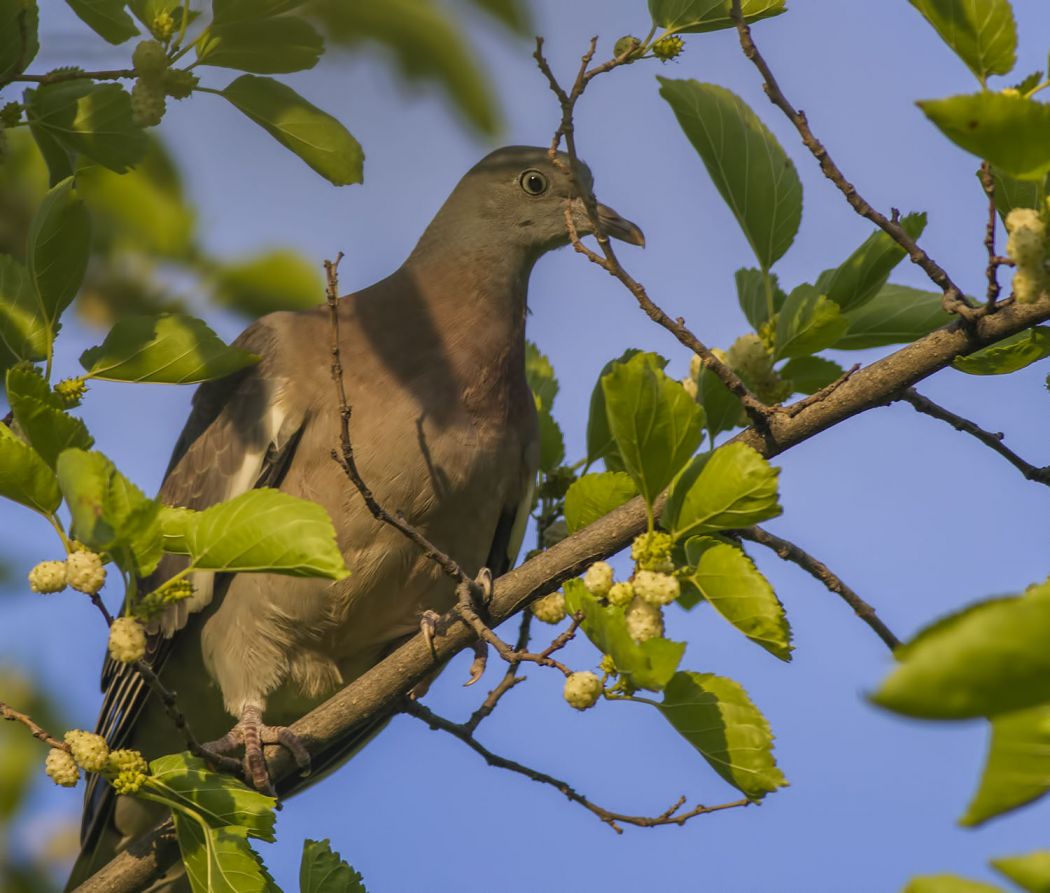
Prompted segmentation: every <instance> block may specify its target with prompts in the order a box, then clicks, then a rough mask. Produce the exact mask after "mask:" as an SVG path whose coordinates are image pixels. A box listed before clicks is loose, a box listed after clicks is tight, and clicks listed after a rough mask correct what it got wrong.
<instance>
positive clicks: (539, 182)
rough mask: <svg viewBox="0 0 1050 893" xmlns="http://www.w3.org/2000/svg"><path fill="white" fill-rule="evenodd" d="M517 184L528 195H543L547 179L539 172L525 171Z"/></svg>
mask: <svg viewBox="0 0 1050 893" xmlns="http://www.w3.org/2000/svg"><path fill="white" fill-rule="evenodd" d="M518 182H519V183H520V184H521V188H522V189H524V190H525V191H526V192H527V193H528V194H529V195H543V193H545V192H546V191H547V178H546V177H545V176H543V174H541V173H540V172H539V171H525V173H523V174H522V175H521V177H520V178H519V179H518Z"/></svg>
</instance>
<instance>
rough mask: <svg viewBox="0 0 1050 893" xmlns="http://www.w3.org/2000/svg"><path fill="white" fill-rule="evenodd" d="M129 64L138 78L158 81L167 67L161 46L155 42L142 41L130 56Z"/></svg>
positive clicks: (166, 59) (166, 60)
mask: <svg viewBox="0 0 1050 893" xmlns="http://www.w3.org/2000/svg"><path fill="white" fill-rule="evenodd" d="M131 64H132V67H133V68H134V69H135V73H136V74H138V76H139V77H143V78H147V79H153V80H157V79H159V78H160V77H161V75H163V74H164V71H165V70H166V69H167V67H168V57H167V56H166V55H165V53H164V46H163V44H161V43H160V41H157V40H143V41H142V42H140V43H139V45H138V46H137V47H135V52H134V53H132V54H131Z"/></svg>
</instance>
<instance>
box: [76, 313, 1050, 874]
mask: <svg viewBox="0 0 1050 893" xmlns="http://www.w3.org/2000/svg"><path fill="white" fill-rule="evenodd" d="M1048 319H1050V298H1044V299H1042V300H1041V301H1039V302H1037V303H1034V304H1012V305H1010V306H1006V307H1002V308H1001V309H999V310H997V311H996V312H995V313H994V314H991V315H988V316H984V317H982V318H980V319H977V320H974V321H973V322H972V323H971V324H969V325H964V324H963V323H962V321H957V322H955V323H952V324H951V325H949V326H946V327H945V328H943V329H938V330H937V331H936V332H933V333H931V334H929V335H927V336H926V337H924V338H921V339H920V340H918V341H916V342H914V343H913V344H909V345H907V346H906V347H903V348H901V349H900V350H898V351H896V352H895V353H893V354H890V355H889V356H888V357H884V358H883V359H881V360H878V361H876V362H875V363H872V364H871V365H870V366H868V367H866V368H864V369H861V370H859V371H858V372H856V373H855V374H854V375H852V376H851V377H850V378H849V379H847V380H846V381H844V382H843V383H842V384H841V385H840V386H839V387H838V388H836V389H835V390H834V391H833V392H832V393H830V394H828V395H827V397H826V398H825V399H824V400H823V401H821V402H820V403H815V404H810V405H809V406H807V407H806V408H805V409H803V410H802V411H801V412H799V413H798V414H797V415H794V416H793V415H791V413H790V411H788V412H783V413H777V414H775V415H773V416H771V417H770V419H769V423H770V430H769V432H768V433H764V434H759V433H758V432H756V431H755V430H754V429H753V428H749V429H747V430H745V431H743V432H741V433H740V434H738V435H737V436H736V437H735V438H733V440H734V441H737V442H740V443H745V444H747V445H749V446H751V447H753V448H754V449H755V450H757V451H758V452H759V453H760V454H762V455H763V456H765V457H766V458H773V457H774V456H777V455H779V454H780V453H783V452H785V451H786V450H789V449H791V448H792V447H794V446H797V445H798V444H800V443H804V442H805V441H807V440H809V439H810V438H811V437H814V436H816V435H817V434H819V433H820V432H822V431H824V430H826V429H828V428H830V427H832V426H834V425H837V424H839V423H841V422H843V421H845V420H846V419H849V418H851V417H853V416H855V415H857V414H859V413H861V412H865V411H867V410H869V409H874V408H876V407H880V406H884V405H886V404H887V403H890V402H893V401H894V400H896V399H898V398H899V397H900V396H901V394H902V393H903V392H904V391H905V390H906V389H908V388H910V387H911V386H912V385H914V384H915V383H916V382H919V381H921V380H922V379H924V378H928V377H929V376H930V375H933V374H934V373H935V372H937V371H939V370H941V369H943V368H944V367H946V366H948V365H949V364H950V363H951V362H952V360H954V359H955V357H957V356H960V355H966V354H969V353H973V352H974V351H976V350H979V349H981V348H982V347H987V346H988V345H990V344H994V343H995V342H996V341H1001V340H1002V339H1004V338H1008V337H1009V336H1011V335H1014V334H1016V333H1018V332H1020V331H1023V330H1024V329H1027V328H1029V327H1031V326H1034V325H1037V324H1039V323H1041V322H1045V321H1046V320H1048ZM789 409H790V408H789ZM659 508H660V505H659V504H658V506H657V509H658V510H659ZM645 529H646V510H645V503H644V502H643V500H642V499H641V498H636V499H634V500H632V501H631V502H628V503H626V504H625V505H623V506H621V507H620V508H618V509H616V510H615V511H613V512H611V513H610V514H608V515H606V516H605V517H604V518H601V519H600V520H598V521H595V522H594V523H593V524H591V525H589V526H588V527H585V528H584V529H583V530H580V531H578V532H576V533H575V534H573V535H572V536H570V537H568V538H566V539H564V540H562V542H560V543H558V544H557V545H555V546H553V547H551V548H550V549H548V550H547V551H546V552H544V553H542V554H540V555H537V556H536V557H535V558H532V559H530V560H529V561H526V562H525V563H524V564H522V565H521V566H520V567H518V568H516V569H514V570H512V571H510V572H509V573H507V574H505V575H503V576H502V577H500V578H499V579H498V580H497V581H496V583H495V588H494V591H493V595H492V600H491V602H490V603H489V605H488V609H489V616H490V618H491V622H492V624H493V625H498V624H499V623H502V622H503V621H504V620H506V619H507V618H509V617H511V616H513V615H514V614H516V613H517V612H518V611H520V610H521V609H522V608H524V607H525V606H526V605H527V604H529V603H530V602H531V601H533V600H534V599H536V598H539V597H540V596H542V595H546V594H547V593H549V592H553V591H554V590H555V589H557V588H558V586H560V585H561V584H562V583H563V582H564V581H565V580H567V579H569V578H571V577H575V576H578V575H579V574H580V573H582V572H583V571H584V570H585V569H586V567H587V566H588V565H590V564H591V563H592V562H594V561H598V560H600V559H603V558H607V557H609V556H610V555H613V554H615V553H616V552H618V551H620V550H621V549H623V548H624V547H626V546H627V545H628V544H629V543H630V542H631V541H632V540H633V539H634V537H635V536H637V535H638V534H639V533H642V532H643V531H644V530H645ZM474 639H475V635H474V631H473V630H472V629H471V628H470V627H469V626H468V625H467V624H466V623H464V622H463V621H461V620H454V621H452V622H451V623H450V624H449V626H448V628H447V630H445V631H444V632H443V633H442V634H441V635H438V636H436V637H435V638H434V640H433V650H432V649H431V648H430V647H428V645H427V643H426V641H425V640H424V637H423V636H422V634H420V635H417V636H414V637H413V638H412V639H410V640H409V641H408V642H406V643H405V644H404V645H402V646H401V647H400V648H398V649H397V650H396V651H394V652H393V653H392V654H390V655H389V656H388V657H386V658H385V659H384V660H382V661H381V662H380V663H378V664H377V665H376V666H374V667H372V669H370V670H369V671H368V672H367V673H365V674H364V675H362V676H360V677H359V678H358V679H356V680H354V681H353V682H351V683H350V684H349V685H347V686H346V687H345V688H343V689H341V690H340V691H339V692H337V693H336V694H335V695H333V696H332V697H331V698H329V700H327V701H326V702H325V703H324V704H322V705H320V706H319V707H317V708H316V709H314V710H312V711H311V712H310V713H308V714H307V715H306V716H304V717H303V718H302V719H300V720H299V721H297V722H296V723H295V724H294V725H293V726H292V731H293V732H294V733H295V734H296V735H297V736H298V737H299V738H300V739H301V740H302V741H303V742H304V744H305V745H306V746H307V748H308V749H309V750H310V751H311V752H312V753H316V752H318V751H320V750H322V749H323V748H324V747H325V746H326V745H328V744H330V743H332V742H334V741H336V740H337V739H339V738H341V737H343V736H345V735H346V734H347V733H348V732H349V731H350V730H352V729H353V728H355V727H356V726H358V725H360V724H362V723H365V722H368V721H369V720H371V719H375V718H376V717H379V716H382V715H385V714H388V713H390V712H392V711H394V710H396V709H397V707H398V706H399V704H400V703H401V701H402V699H403V698H404V697H405V696H406V695H407V694H408V692H410V691H411V690H412V688H413V687H414V686H415V685H416V684H417V683H418V682H420V681H421V680H422V679H423V678H424V677H425V676H427V675H428V674H430V673H432V672H434V671H435V670H436V669H438V668H439V667H440V666H441V665H442V664H443V663H444V662H446V661H447V660H449V659H450V658H451V657H452V656H453V655H454V654H456V653H457V652H459V651H460V650H462V649H463V648H466V647H468V646H469V645H470V644H471V643H472V642H473V641H474ZM267 757H268V763H269V769H270V775H271V778H275V779H279V778H282V777H284V776H287V775H288V774H290V773H292V772H296V771H297V769H296V767H295V764H294V761H293V760H292V759H291V758H290V757H289V755H288V754H286V753H284V752H283V751H282V750H281V749H279V748H268V749H267ZM161 840H162V836H161V834H160V832H159V831H156V830H155V831H153V832H150V833H149V834H147V835H143V837H142V838H139V840H137V841H136V844H135V850H136V855H135V856H131V855H129V854H128V853H122V854H121V855H120V856H117V857H116V858H115V859H114V860H113V861H112V862H110V863H109V864H108V865H107V866H105V867H104V868H102V869H101V870H100V871H99V872H98V873H97V874H96V875H95V876H94V877H92V878H91V879H90V880H89V881H87V882H86V883H85V884H83V885H81V887H79V888H78V889H79V890H80V891H82V893H100V891H105V893H133V891H134V890H135V889H136V883H137V881H136V879H137V878H140V877H141V876H142V872H143V871H145V868H146V867H149V868H150V870H151V871H156V870H159V869H160V868H162V867H164V866H166V865H167V864H170V860H171V859H173V858H176V857H177V853H174V852H172V851H171V850H169V849H166V848H164V847H161V846H160V845H159V844H160V841H161ZM164 858H166V859H168V860H169V862H162V861H161V860H162V859H164ZM145 863H148V864H145Z"/></svg>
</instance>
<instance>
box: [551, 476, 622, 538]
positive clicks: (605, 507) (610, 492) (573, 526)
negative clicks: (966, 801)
mask: <svg viewBox="0 0 1050 893" xmlns="http://www.w3.org/2000/svg"><path fill="white" fill-rule="evenodd" d="M637 495H638V488H637V487H636V486H635V485H634V481H633V480H631V476H630V475H629V474H626V473H624V472H622V471H603V472H599V473H597V474H585V475H584V476H583V477H581V478H579V479H578V480H576V481H574V482H573V484H572V486H571V487H569V490H568V492H567V493H566V494H565V524H566V526H567V527H568V528H569V533H575V532H576V531H577V530H582V529H583V528H584V527H586V526H587V525H588V524H591V523H593V522H595V521H597V520H598V519H599V518H602V517H604V516H605V515H607V514H609V512H611V511H612V510H613V509H615V508H619V507H620V506H621V505H623V504H624V503H625V502H627V500H629V499H633V498H634V497H635V496H637Z"/></svg>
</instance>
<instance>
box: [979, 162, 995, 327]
mask: <svg viewBox="0 0 1050 893" xmlns="http://www.w3.org/2000/svg"><path fill="white" fill-rule="evenodd" d="M978 176H980V178H981V186H983V187H984V194H985V195H987V196H988V223H987V224H986V225H985V228H984V248H985V250H986V251H987V252H988V266H987V268H986V269H985V276H986V277H987V279H988V292H987V304H986V306H987V310H988V312H989V313H990V312H992V310H994V309H995V304H996V302H997V301H998V300H999V290H1000V289H999V260H998V258H997V256H996V253H995V227H996V223H997V221H998V219H999V213H998V211H996V209H995V179H994V178H993V177H992V167H991V165H990V164H988V162H987V161H982V162H981V169H980V171H979V172H978Z"/></svg>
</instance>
